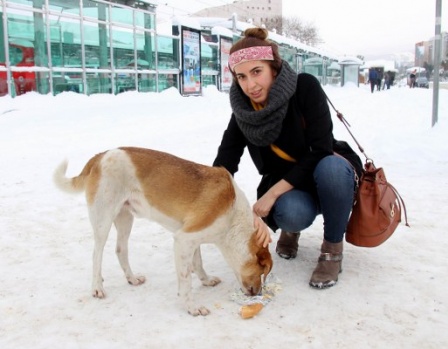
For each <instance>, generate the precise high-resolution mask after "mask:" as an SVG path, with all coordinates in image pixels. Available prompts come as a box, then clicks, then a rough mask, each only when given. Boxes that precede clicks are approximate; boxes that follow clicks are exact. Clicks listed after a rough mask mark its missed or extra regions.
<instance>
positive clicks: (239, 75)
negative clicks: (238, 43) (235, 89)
mask: <svg viewBox="0 0 448 349" xmlns="http://www.w3.org/2000/svg"><path fill="white" fill-rule="evenodd" d="M235 75H236V79H237V81H238V84H239V85H240V87H241V89H242V90H243V92H244V94H245V95H246V96H247V97H249V98H250V99H251V100H252V101H253V102H255V103H258V104H261V105H263V106H265V105H266V103H267V100H268V96H269V90H270V89H271V87H272V84H273V83H274V80H275V77H276V75H277V73H276V72H275V71H274V70H273V69H272V68H271V66H270V65H269V63H268V62H267V61H248V62H244V63H240V64H238V65H237V66H236V67H235Z"/></svg>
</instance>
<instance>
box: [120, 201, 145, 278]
mask: <svg viewBox="0 0 448 349" xmlns="http://www.w3.org/2000/svg"><path fill="white" fill-rule="evenodd" d="M133 222H134V216H133V215H132V214H131V213H130V212H129V210H128V209H126V208H124V207H123V208H122V209H121V211H120V213H119V214H118V215H117V217H116V218H115V221H114V224H115V228H116V229H117V246H116V248H115V253H116V254H117V257H118V261H119V262H120V265H121V268H122V269H123V271H124V275H125V276H126V279H127V280H128V283H129V284H131V285H134V286H136V285H141V284H142V283H144V282H145V277H144V276H136V275H134V273H133V272H132V270H131V266H130V265H129V252H128V251H129V250H128V241H129V235H130V234H131V229H132V223H133Z"/></svg>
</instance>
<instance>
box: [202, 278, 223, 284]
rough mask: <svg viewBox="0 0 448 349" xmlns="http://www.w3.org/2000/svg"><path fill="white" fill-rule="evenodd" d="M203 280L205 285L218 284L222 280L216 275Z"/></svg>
mask: <svg viewBox="0 0 448 349" xmlns="http://www.w3.org/2000/svg"><path fill="white" fill-rule="evenodd" d="M201 281H202V284H203V285H204V286H216V285H217V284H219V283H220V282H221V279H220V278H217V277H216V276H211V277H209V278H208V279H205V280H201Z"/></svg>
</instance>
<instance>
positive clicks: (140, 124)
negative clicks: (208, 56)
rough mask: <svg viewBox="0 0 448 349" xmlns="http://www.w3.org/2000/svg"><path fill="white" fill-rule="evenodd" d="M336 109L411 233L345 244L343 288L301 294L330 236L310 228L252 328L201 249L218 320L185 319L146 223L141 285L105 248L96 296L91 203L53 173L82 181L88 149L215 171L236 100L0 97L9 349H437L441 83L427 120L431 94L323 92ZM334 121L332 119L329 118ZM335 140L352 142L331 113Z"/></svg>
mask: <svg viewBox="0 0 448 349" xmlns="http://www.w3.org/2000/svg"><path fill="white" fill-rule="evenodd" d="M325 90H326V92H327V94H328V95H329V96H330V98H331V99H332V101H333V103H334V104H335V105H336V106H337V108H339V110H340V111H342V112H343V113H344V115H345V117H346V118H347V120H348V121H349V122H350V123H351V125H352V132H353V133H354V134H355V136H356V137H357V138H358V140H359V141H360V143H361V144H362V145H363V146H364V148H365V150H366V152H367V154H368V155H369V156H370V157H372V158H373V159H374V160H375V163H376V165H377V166H382V167H384V168H385V171H386V175H387V177H388V179H389V180H390V181H391V182H392V183H393V184H394V185H395V186H396V188H397V189H398V190H399V192H400V193H401V195H402V196H403V198H404V200H405V203H406V207H407V210H408V217H409V223H410V225H411V228H407V227H405V226H404V225H401V226H399V228H398V229H397V231H396V232H395V234H394V235H393V236H392V237H391V238H390V239H389V240H388V241H387V242H386V243H385V244H383V245H381V246H379V247H377V248H374V249H365V248H359V247H355V246H352V245H349V244H345V252H344V261H343V269H344V271H343V273H342V274H341V275H340V278H339V283H338V284H337V285H336V286H335V287H333V288H331V289H328V290H323V291H318V290H314V289H311V288H310V287H309V286H308V280H309V277H310V275H311V273H312V271H313V269H314V267H315V264H316V260H317V257H318V255H319V247H320V244H321V240H322V221H321V219H318V220H317V221H316V222H315V223H314V224H313V226H312V227H311V228H309V229H308V230H306V231H305V232H303V233H302V237H301V239H300V248H299V255H298V257H297V259H295V260H291V261H286V260H283V259H281V258H279V257H278V256H277V255H276V254H275V252H274V251H275V243H276V240H277V239H278V235H279V234H278V233H276V234H274V233H273V234H272V236H273V243H272V244H271V246H270V249H271V251H272V253H273V258H274V269H273V271H272V274H273V275H274V276H275V277H276V278H277V280H278V281H279V282H280V283H281V291H279V292H278V293H277V294H276V296H275V297H274V299H273V300H272V301H271V302H270V303H269V304H267V305H266V307H265V308H264V309H263V310H262V311H261V313H260V314H259V315H258V316H256V317H255V318H253V319H249V320H243V319H241V318H240V316H239V314H238V311H239V305H238V304H237V303H235V302H234V301H233V300H232V299H231V295H232V294H233V293H234V291H235V290H236V288H237V284H236V280H235V277H234V275H233V273H232V271H231V270H230V268H229V267H228V265H227V264H226V263H225V262H224V259H223V258H222V257H221V255H220V253H219V251H218V250H217V249H216V248H215V247H214V246H213V245H205V246H204V247H203V249H202V250H203V259H204V265H205V269H206V270H207V271H208V272H209V273H210V274H212V275H216V276H219V277H220V278H221V279H222V281H223V282H222V283H221V284H219V285H218V286H216V287H215V288H206V287H203V286H201V284H200V282H199V281H198V280H197V279H196V278H194V283H193V288H194V289H193V292H194V295H195V297H197V298H199V299H201V300H202V302H203V304H204V305H206V306H208V307H209V308H210V309H211V311H212V313H211V314H210V315H209V316H207V317H196V318H194V317H192V316H190V315H188V314H187V313H186V312H185V310H184V309H183V308H182V305H181V303H180V300H179V299H178V297H177V280H176V276H175V271H174V261H173V251H172V238H171V236H170V233H169V232H167V231H165V230H164V229H163V228H161V227H160V226H158V225H157V224H155V223H151V222H148V221H145V220H137V221H136V222H135V225H134V230H133V234H132V235H131V239H130V260H131V265H132V266H133V269H134V271H135V272H136V273H141V274H144V275H145V276H146V277H147V281H146V283H145V284H143V285H141V286H138V287H133V286H130V285H128V284H127V282H126V280H125V278H124V276H123V273H122V271H121V269H120V267H119V265H118V261H117V259H116V257H115V254H114V245H115V233H114V231H112V232H111V234H110V237H109V241H108V244H107V246H106V250H105V258H104V262H103V275H104V278H105V283H104V285H105V288H106V291H107V293H108V297H107V298H106V299H104V300H98V299H95V298H92V297H91V296H90V283H91V264H92V262H91V255H92V248H93V241H92V234H91V228H90V224H89V220H88V217H87V210H86V205H85V201H84V197H83V196H82V195H80V196H70V195H67V194H65V193H62V192H59V191H58V190H57V189H56V188H55V187H54V185H53V183H52V172H53V170H54V168H55V167H56V166H57V165H58V164H59V163H60V162H61V161H62V160H63V159H65V158H67V159H69V170H68V174H69V175H76V174H78V172H79V171H80V170H81V169H82V167H83V165H84V163H85V162H86V161H87V160H88V159H89V158H90V157H91V156H92V155H94V154H96V153H98V152H101V151H103V150H106V149H109V148H114V147H118V146H141V147H147V148H154V149H158V150H162V151H166V152H170V153H173V154H175V155H177V156H181V157H184V158H187V159H189V160H193V161H196V162H200V163H203V164H211V163H212V161H213V159H214V157H215V154H216V149H217V147H218V145H219V143H220V140H221V136H222V132H223V130H224V129H225V127H226V125H227V122H228V119H229V117H230V112H231V111H230V107H229V101H228V96H227V95H226V94H224V93H220V92H218V91H217V90H216V89H214V88H207V89H205V90H204V94H203V96H201V97H181V96H180V95H179V94H178V92H177V90H175V89H170V90H167V91H164V92H163V93H160V94H153V93H148V94H138V93H135V92H128V93H123V94H120V95H117V96H111V95H92V96H90V97H88V96H84V95H78V94H75V93H63V94H60V95H58V96H56V97H52V96H41V95H37V94H34V93H29V94H26V95H24V96H21V97H18V98H15V99H11V98H9V97H2V98H1V99H0V149H1V151H0V161H1V167H0V261H1V262H0V275H1V282H0V347H1V348H5V349H10V348H14V349H15V348H36V349H37V348H83V349H84V348H95V349H98V348H104V349H106V348H107V349H114V348H163V349H169V348H182V349H183V348H195V349H201V348H232V349H239V348H244V349H248V348H260V347H261V348H416V349H417V348H418V349H420V348H425V349H428V348H443V347H445V346H446V345H447V343H448V332H447V328H448V293H447V284H448V273H447V267H448V254H447V251H448V235H447V227H448V218H447V214H446V212H445V210H446V209H447V206H448V205H447V204H448V196H447V193H448V179H447V173H448V155H447V154H448V145H447V141H446V139H447V134H448V123H447V122H448V90H445V89H441V90H440V95H439V103H440V105H439V113H438V118H439V120H438V123H437V124H436V125H435V126H434V127H431V118H432V115H431V114H432V99H433V97H432V96H433V95H432V90H431V89H409V88H407V87H401V88H399V87H392V88H391V89H390V90H386V91H381V92H375V93H373V94H371V93H370V89H369V86H366V85H362V86H360V87H359V88H357V87H353V86H346V87H344V88H340V87H331V86H326V87H325ZM333 115H334V113H333ZM334 128H335V130H334V133H335V137H336V138H338V139H345V140H347V141H348V142H349V143H350V144H352V145H353V146H354V147H355V148H356V146H355V145H354V143H353V141H352V140H351V138H350V136H349V135H348V133H347V131H346V130H345V129H344V127H343V125H342V124H341V123H340V122H339V121H338V120H337V118H336V117H334ZM235 178H236V181H237V182H238V184H239V185H240V187H241V188H242V189H243V190H244V191H245V192H246V194H247V196H248V198H249V200H250V201H251V202H252V203H253V202H254V201H255V188H256V186H257V183H258V181H259V179H260V176H259V175H258V173H256V171H255V169H254V166H253V165H252V162H251V161H250V159H249V157H248V156H247V154H245V155H244V158H243V161H242V164H241V167H240V171H239V172H238V173H237V174H236V176H235Z"/></svg>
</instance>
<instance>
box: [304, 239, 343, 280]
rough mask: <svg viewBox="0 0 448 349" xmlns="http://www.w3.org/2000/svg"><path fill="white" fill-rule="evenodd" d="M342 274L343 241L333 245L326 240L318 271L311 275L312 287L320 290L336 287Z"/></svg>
mask: <svg viewBox="0 0 448 349" xmlns="http://www.w3.org/2000/svg"><path fill="white" fill-rule="evenodd" d="M340 272H342V241H341V242H337V243H331V242H328V241H326V240H324V242H323V243H322V247H321V254H320V257H319V260H318V262H317V266H316V269H314V272H313V275H311V280H310V286H312V287H315V288H319V289H322V288H328V287H331V286H334V285H336V282H337V281H338V275H339V273H340Z"/></svg>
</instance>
